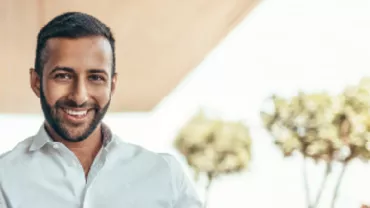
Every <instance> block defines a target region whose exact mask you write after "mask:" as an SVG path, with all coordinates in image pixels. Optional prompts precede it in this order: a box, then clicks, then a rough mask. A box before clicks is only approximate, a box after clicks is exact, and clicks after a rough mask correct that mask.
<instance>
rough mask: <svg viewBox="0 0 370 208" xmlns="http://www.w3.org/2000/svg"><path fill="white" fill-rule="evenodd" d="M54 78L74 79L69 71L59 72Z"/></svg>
mask: <svg viewBox="0 0 370 208" xmlns="http://www.w3.org/2000/svg"><path fill="white" fill-rule="evenodd" d="M54 78H55V79H59V80H68V79H72V75H70V74H68V73H58V74H56V75H55V76H54Z"/></svg>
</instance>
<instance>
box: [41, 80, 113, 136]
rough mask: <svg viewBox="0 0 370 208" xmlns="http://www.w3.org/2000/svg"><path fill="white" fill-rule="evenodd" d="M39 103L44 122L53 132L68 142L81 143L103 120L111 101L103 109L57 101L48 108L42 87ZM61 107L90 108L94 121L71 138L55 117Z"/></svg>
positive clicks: (70, 101) (69, 101)
mask: <svg viewBox="0 0 370 208" xmlns="http://www.w3.org/2000/svg"><path fill="white" fill-rule="evenodd" d="M40 88H41V89H40V102H41V107H42V111H43V112H44V117H45V120H46V121H47V122H48V123H49V125H50V126H51V127H52V128H53V130H54V131H55V132H56V133H57V134H58V135H59V136H60V137H61V138H62V139H64V140H66V141H68V142H81V141H83V140H85V139H87V138H88V137H89V136H90V135H91V133H92V132H93V131H94V130H95V129H96V127H97V126H98V125H99V124H100V122H101V121H102V119H103V118H104V116H105V114H106V112H107V110H108V107H109V105H110V101H111V99H109V101H108V103H107V104H106V105H105V106H104V107H103V108H100V107H99V106H98V105H93V106H91V105H89V106H87V104H82V105H77V103H76V102H74V101H73V100H58V101H57V102H56V103H55V105H54V106H50V105H49V104H48V103H47V101H46V97H45V94H44V91H43V90H42V89H43V88H42V86H41V87H40ZM62 107H70V108H79V107H80V108H81V107H90V108H93V110H94V111H95V115H94V119H93V121H92V122H91V124H90V125H89V127H88V128H87V130H86V131H85V132H84V133H83V134H81V135H80V136H78V137H72V136H71V135H70V133H69V132H68V130H67V129H65V128H63V126H62V121H61V120H60V118H58V116H57V109H59V108H62Z"/></svg>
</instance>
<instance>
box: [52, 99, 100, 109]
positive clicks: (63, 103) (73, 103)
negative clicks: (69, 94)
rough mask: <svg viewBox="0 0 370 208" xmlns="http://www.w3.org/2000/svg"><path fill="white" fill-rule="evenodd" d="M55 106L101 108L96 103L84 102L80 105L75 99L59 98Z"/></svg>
mask: <svg viewBox="0 0 370 208" xmlns="http://www.w3.org/2000/svg"><path fill="white" fill-rule="evenodd" d="M55 107H56V108H87V109H91V108H93V109H100V107H99V105H97V104H96V103H89V102H85V103H82V104H80V105H79V104H78V103H76V101H74V100H58V101H57V102H56V103H55Z"/></svg>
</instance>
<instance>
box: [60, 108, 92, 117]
mask: <svg viewBox="0 0 370 208" xmlns="http://www.w3.org/2000/svg"><path fill="white" fill-rule="evenodd" d="M65 111H66V112H67V113H68V114H69V115H71V116H84V115H86V114H87V111H73V110H69V109H65Z"/></svg>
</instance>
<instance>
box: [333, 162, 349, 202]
mask: <svg viewBox="0 0 370 208" xmlns="http://www.w3.org/2000/svg"><path fill="white" fill-rule="evenodd" d="M347 165H348V162H344V164H343V168H342V171H341V172H340V175H339V178H338V180H337V184H336V185H335V189H334V194H333V198H332V200H331V208H334V207H335V202H336V201H337V198H338V194H339V188H340V185H341V184H342V181H343V176H344V174H345V172H346V170H347V167H348V166H347Z"/></svg>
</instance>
